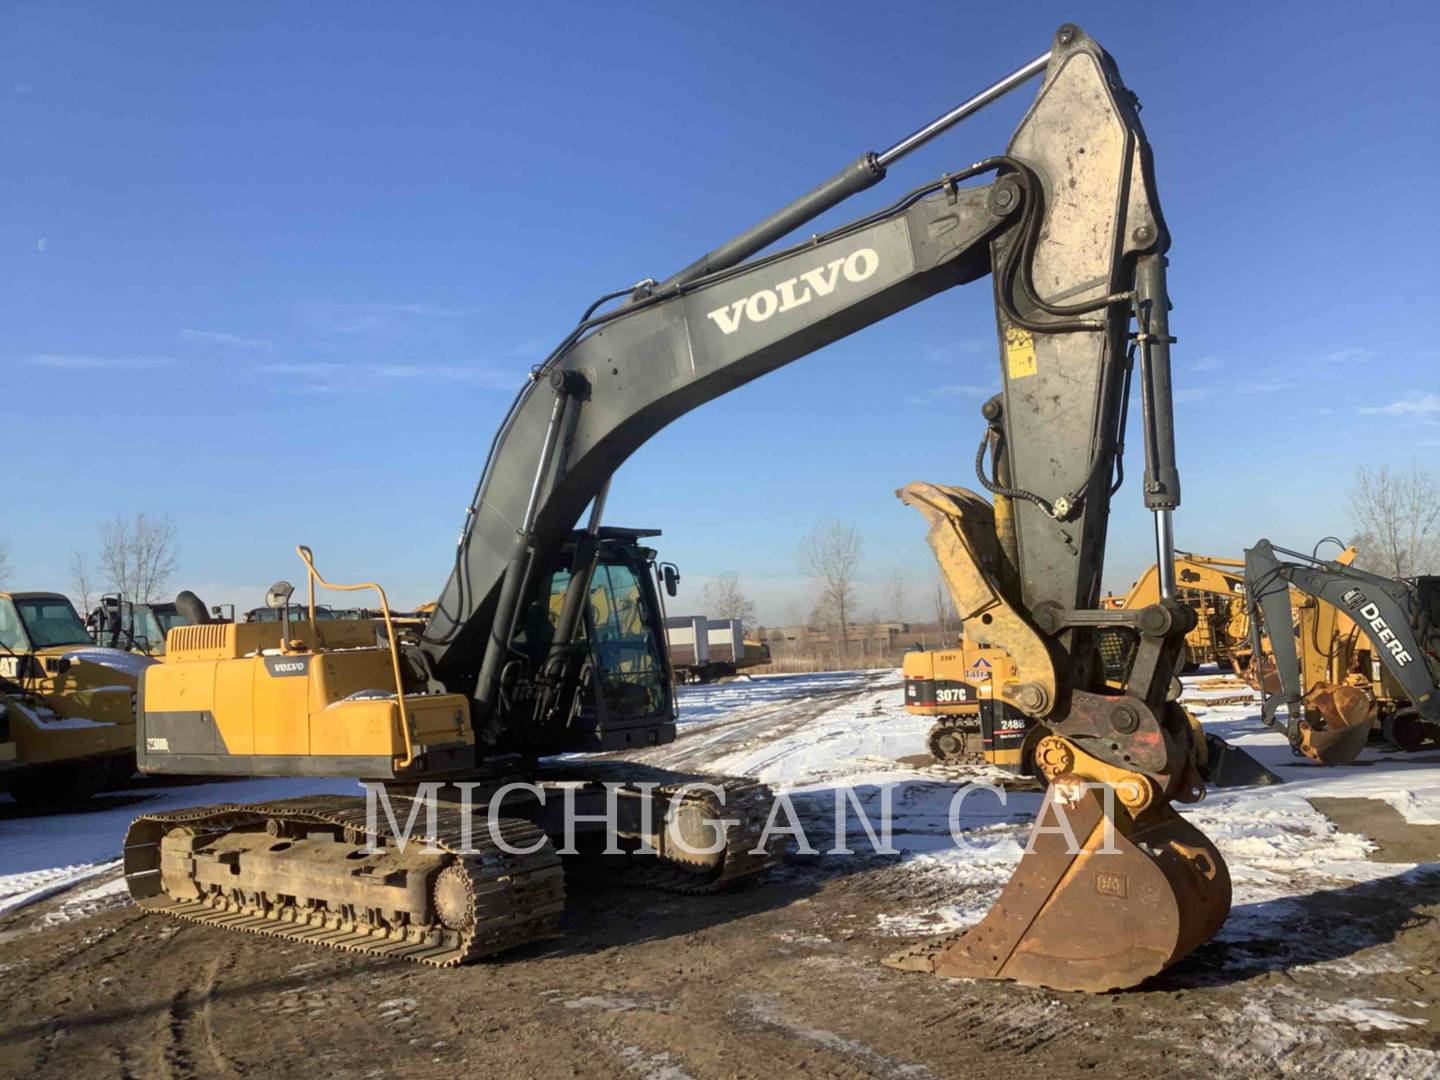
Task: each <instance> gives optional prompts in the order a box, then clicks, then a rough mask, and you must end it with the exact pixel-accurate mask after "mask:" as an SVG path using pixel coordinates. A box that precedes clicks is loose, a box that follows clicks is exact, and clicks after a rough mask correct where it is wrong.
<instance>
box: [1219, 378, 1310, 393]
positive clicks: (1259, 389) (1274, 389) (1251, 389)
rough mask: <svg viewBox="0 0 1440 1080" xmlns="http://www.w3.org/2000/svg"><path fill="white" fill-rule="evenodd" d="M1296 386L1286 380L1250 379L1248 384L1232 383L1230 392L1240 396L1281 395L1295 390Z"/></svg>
mask: <svg viewBox="0 0 1440 1080" xmlns="http://www.w3.org/2000/svg"><path fill="white" fill-rule="evenodd" d="M1295 386H1296V384H1295V383H1293V382H1291V381H1290V380H1288V379H1252V380H1251V381H1249V382H1242V383H1233V384H1231V386H1230V389H1231V390H1234V391H1238V392H1239V393H1241V394H1281V393H1284V392H1285V391H1286V390H1293V389H1295Z"/></svg>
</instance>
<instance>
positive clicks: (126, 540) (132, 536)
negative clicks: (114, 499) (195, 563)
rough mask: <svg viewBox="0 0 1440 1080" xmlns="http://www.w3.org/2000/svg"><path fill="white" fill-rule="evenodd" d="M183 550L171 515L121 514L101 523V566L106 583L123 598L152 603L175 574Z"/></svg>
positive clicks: (137, 602) (135, 601) (134, 601)
mask: <svg viewBox="0 0 1440 1080" xmlns="http://www.w3.org/2000/svg"><path fill="white" fill-rule="evenodd" d="M178 560H179V553H178V551H177V550H176V547H175V523H174V522H172V521H171V520H170V517H169V515H168V514H167V515H164V516H162V517H149V516H148V515H146V513H145V512H144V511H143V510H142V511H140V512H139V513H138V514H136V515H135V516H134V517H132V518H127V517H125V516H124V515H123V514H117V515H116V516H115V518H114V519H113V520H112V521H107V522H106V523H105V524H103V525H101V526H100V569H101V572H102V573H103V574H104V575H105V584H106V585H107V586H108V587H109V588H110V589H111V590H113V591H114V592H117V593H119V594H120V596H121V598H122V599H125V600H129V601H130V602H132V603H136V604H148V603H150V602H151V601H153V600H156V599H158V598H159V596H160V594H161V593H163V592H164V591H165V590H166V588H167V586H168V585H169V584H170V579H171V578H172V577H173V576H174V575H175V567H176V564H177V562H178Z"/></svg>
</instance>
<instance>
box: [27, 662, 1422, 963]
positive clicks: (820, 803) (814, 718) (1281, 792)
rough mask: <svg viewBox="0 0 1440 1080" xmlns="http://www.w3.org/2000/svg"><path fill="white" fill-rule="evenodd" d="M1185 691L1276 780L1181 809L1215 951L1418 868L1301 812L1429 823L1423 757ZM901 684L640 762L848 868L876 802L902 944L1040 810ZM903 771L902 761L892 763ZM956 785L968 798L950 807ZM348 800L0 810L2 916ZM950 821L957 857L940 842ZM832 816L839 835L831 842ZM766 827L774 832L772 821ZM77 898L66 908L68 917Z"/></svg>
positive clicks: (814, 700) (721, 725)
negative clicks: (724, 800) (162, 844)
mask: <svg viewBox="0 0 1440 1080" xmlns="http://www.w3.org/2000/svg"><path fill="white" fill-rule="evenodd" d="M1184 682H1185V687H1186V689H1185V697H1184V700H1185V701H1186V702H1187V703H1188V704H1190V706H1191V708H1192V709H1194V710H1195V711H1196V712H1197V714H1198V715H1199V716H1200V719H1201V721H1202V722H1203V723H1204V724H1205V725H1206V727H1207V729H1208V730H1211V731H1213V732H1215V733H1216V734H1219V735H1220V736H1222V737H1223V738H1225V739H1226V740H1227V741H1229V742H1231V743H1233V744H1235V745H1237V746H1240V747H1242V748H1243V749H1245V750H1246V751H1248V752H1249V753H1251V754H1253V755H1254V756H1255V757H1256V758H1258V759H1259V760H1260V761H1261V762H1262V763H1263V764H1264V765H1266V767H1268V768H1269V769H1271V770H1272V771H1273V772H1275V773H1276V774H1278V775H1279V776H1281V777H1282V778H1283V779H1284V780H1285V781H1286V782H1285V784H1283V785H1280V786H1270V787H1253V788H1232V789H1221V790H1212V791H1211V792H1210V793H1209V796H1208V798H1207V799H1206V800H1205V801H1204V802H1203V803H1200V804H1198V805H1195V806H1189V807H1183V808H1181V812H1182V813H1183V814H1184V815H1185V816H1186V817H1188V818H1189V819H1190V820H1191V821H1192V822H1194V823H1195V824H1196V825H1197V826H1198V827H1199V828H1200V829H1201V830H1202V831H1204V832H1205V833H1206V834H1208V835H1209V836H1211V837H1212V838H1213V839H1214V841H1215V843H1216V845H1217V846H1218V847H1219V848H1220V851H1221V853H1222V854H1223V855H1224V856H1225V858H1226V861H1227V863H1228V864H1229V866H1230V870H1231V875H1232V878H1233V880H1234V886H1235V910H1234V913H1233V914H1232V916H1231V919H1230V921H1229V922H1228V923H1227V925H1226V928H1225V930H1224V931H1223V932H1222V940H1225V941H1230V942H1233V943H1236V944H1240V943H1244V942H1247V941H1256V940H1261V939H1264V938H1266V937H1269V936H1273V935H1274V934H1276V933H1278V932H1280V930H1281V924H1282V923H1283V922H1284V921H1285V920H1287V919H1292V918H1293V917H1294V912H1293V911H1291V910H1289V909H1288V908H1287V907H1286V905H1285V904H1284V903H1277V901H1283V900H1284V899H1285V898H1287V897H1295V896H1300V895H1304V894H1308V893H1312V892H1315V891H1317V890H1323V889H1334V888H1337V887H1343V886H1345V885H1349V884H1354V883H1359V882H1366V881H1376V880H1383V879H1387V878H1398V877H1399V876H1400V875H1406V874H1410V873H1414V872H1417V868H1416V867H1413V866H1410V865H1405V864H1395V863H1378V862H1372V861H1369V860H1368V858H1367V856H1368V854H1369V853H1370V850H1371V847H1372V845H1371V844H1370V843H1369V842H1368V841H1367V840H1366V839H1365V838H1363V837H1361V836H1358V835H1356V834H1353V833H1344V832H1341V831H1340V830H1338V829H1337V828H1336V827H1335V825H1334V824H1333V823H1331V822H1330V820H1329V819H1328V818H1326V817H1325V816H1324V815H1323V814H1321V813H1319V812H1318V811H1316V810H1315V809H1314V808H1313V807H1312V806H1311V804H1310V803H1309V802H1308V801H1307V800H1308V799H1309V798H1310V797H1313V796H1338V797H1359V798H1380V799H1384V800H1385V801H1386V802H1388V803H1389V804H1390V805H1392V806H1394V807H1395V808H1396V809H1397V810H1398V811H1399V812H1400V813H1401V814H1402V815H1404V817H1405V819H1406V820H1407V821H1410V822H1413V823H1416V824H1434V823H1440V764H1437V762H1436V757H1437V755H1434V754H1421V755H1416V756H1415V757H1414V758H1408V759H1407V756H1406V755H1401V754H1393V753H1386V752H1383V751H1379V750H1376V749H1373V748H1372V749H1367V750H1366V751H1365V752H1364V753H1363V754H1362V755H1361V757H1360V758H1359V760H1358V761H1357V762H1356V763H1355V764H1354V765H1351V766H1348V767H1345V768H1329V769H1327V768H1322V767H1320V766H1317V765H1313V764H1311V763H1310V762H1308V761H1306V760H1304V759H1301V758H1297V757H1295V756H1294V755H1292V754H1291V752H1290V749H1289V746H1288V745H1287V744H1286V742H1285V738H1284V735H1283V734H1281V733H1280V732H1276V731H1270V730H1267V729H1264V728H1262V727H1261V725H1260V724H1259V720H1258V708H1257V707H1256V705H1255V704H1253V703H1251V704H1233V703H1230V704H1223V705H1216V706H1204V705H1202V704H1200V703H1201V702H1202V701H1203V700H1204V699H1206V698H1220V699H1233V698H1234V697H1235V696H1237V694H1238V693H1243V692H1244V691H1243V688H1237V685H1236V683H1235V680H1233V679H1216V678H1214V677H1213V676H1207V675H1199V676H1192V677H1188V678H1187V679H1185V680H1184ZM901 685H902V683H901V678H900V673H899V672H898V671H895V670H885V671H860V672H836V673H822V674H807V675H779V676H768V677H757V678H742V679H739V680H735V681H733V682H728V683H723V684H718V685H704V686H690V687H683V688H681V690H680V694H679V698H680V709H681V718H680V724H681V728H680V736H679V738H678V739H677V741H676V742H675V743H674V744H672V745H671V746H668V747H661V748H657V749H656V750H655V751H653V752H650V754H649V756H650V759H651V763H652V764H659V765H667V766H673V767H677V768H689V769H698V770H704V771H707V772H716V773H725V774H729V775H744V776H752V777H755V778H757V779H760V780H763V781H765V782H766V783H769V784H770V785H772V786H773V787H774V788H776V789H777V790H779V791H782V792H784V793H785V794H786V795H787V797H788V799H789V803H790V806H791V807H792V808H793V811H794V815H795V821H796V822H798V823H799V825H800V826H801V828H802V829H803V831H804V833H805V839H806V840H807V842H808V844H809V845H810V847H811V848H813V849H814V850H816V851H819V852H825V853H830V852H832V851H835V850H836V849H838V848H840V847H849V848H850V849H852V850H854V851H856V852H858V853H859V855H858V856H857V857H864V856H866V855H869V854H871V853H872V851H873V848H872V845H871V842H870V840H869V839H868V836H867V833H866V830H865V828H864V825H863V823H862V821H861V820H860V815H861V811H862V810H863V812H864V816H865V817H866V818H869V819H870V820H871V821H872V822H874V823H875V828H876V829H877V830H879V828H880V824H879V822H880V819H881V817H882V809H883V807H884V805H885V803H886V801H887V800H888V801H889V803H890V806H891V808H892V809H891V815H890V820H891V824H892V829H891V834H890V836H889V845H890V847H889V849H888V850H889V851H892V852H898V853H899V855H900V858H901V870H902V872H904V873H908V874H910V875H912V876H913V878H914V881H913V884H914V890H913V895H912V896H910V897H908V898H904V899H901V898H897V902H896V913H895V914H893V915H889V916H885V917H882V919H881V927H882V929H884V930H886V931H889V932H893V933H895V934H896V935H912V934H914V933H915V932H917V931H921V930H923V931H930V932H938V931H941V930H945V929H951V928H956V927H962V926H966V925H969V924H971V923H973V922H975V921H976V920H978V919H979V918H980V916H981V915H982V914H983V913H984V912H985V911H986V910H987V909H988V907H989V906H990V904H991V902H992V901H993V899H994V897H995V895H996V894H997V893H998V891H999V889H1000V887H1001V886H1002V885H1003V883H1004V882H1005V881H1006V879H1007V878H1008V877H1009V875H1010V871H1011V869H1012V868H1013V866H1014V864H1015V863H1016V862H1017V861H1018V860H1019V858H1020V855H1021V849H1022V846H1023V845H1024V843H1025V840H1026V835H1027V831H1028V825H1029V823H1030V822H1031V821H1032V820H1033V818H1034V816H1035V814H1036V812H1037V811H1038V810H1039V807H1040V801H1041V797H1042V796H1041V794H1040V793H1039V792H1038V791H1030V790H1014V787H1015V785H1014V784H1013V783H1012V784H1010V785H1009V787H1010V789H1009V790H1007V789H1004V788H1001V787H1000V786H999V784H1000V782H1001V781H1002V780H1003V779H1004V774H1002V773H999V772H998V771H994V770H988V771H987V770H985V769H976V768H961V767H956V766H943V765H937V764H931V763H928V762H927V761H926V760H924V759H923V755H924V754H925V736H926V733H927V731H928V730H929V727H930V721H929V720H928V719H926V718H924V717H917V716H911V715H909V714H908V713H906V712H905V710H904V707H903V704H902V700H901ZM832 699H833V703H832ZM906 758H909V759H910V763H907V762H905V761H902V760H901V759H906ZM915 762H919V763H918V764H917V763H915ZM977 783H982V784H983V783H989V784H992V785H995V786H994V787H993V788H991V789H989V790H986V789H985V788H983V787H974V786H973V785H975V784H977ZM967 784H968V785H972V786H971V787H970V788H969V790H968V793H967V794H965V795H964V796H963V798H962V799H961V800H960V801H959V803H958V804H957V803H956V799H957V793H959V792H960V791H961V790H962V786H963V785H967ZM356 790H357V787H356V785H355V784H354V783H353V782H352V781H349V780H296V779H261V780H245V781H240V782H233V783H210V784H195V785H190V786H183V787H161V788H153V789H141V790H137V791H127V792H124V793H116V794H112V795H109V796H103V797H101V798H100V799H98V800H97V803H98V804H99V806H100V808H99V809H96V810H93V811H90V812H88V813H69V814H58V815H49V816H29V817H27V816H17V815H14V814H12V813H7V811H9V810H11V809H12V808H10V807H8V806H6V805H5V804H4V803H3V802H0V913H3V912H4V911H6V910H13V909H14V908H15V907H18V906H21V905H23V904H25V903H28V902H32V901H33V900H35V899H38V898H42V897H44V896H49V895H53V894H55V893H56V892H59V891H62V890H65V889H69V888H71V887H73V886H76V884H77V883H79V882H83V881H85V880H86V879H87V878H90V877H96V878H97V881H98V882H101V883H102V884H101V887H102V888H103V887H104V885H103V882H104V881H106V880H107V879H108V875H110V874H111V873H112V872H113V871H114V869H115V867H116V865H117V864H116V860H117V859H118V857H119V854H120V846H121V839H122V837H123V836H124V833H125V829H126V828H127V826H128V825H129V823H130V821H131V820H132V819H133V818H134V817H135V816H136V815H138V814H140V813H146V812H153V811H160V810H171V809H176V808H181V807H186V806H194V805H200V804H203V803H213V802H253V801H260V800H269V799H276V798H284V797H289V796H295V795H303V794H310V793H318V792H336V793H352V792H355V791H356ZM837 811H838V814H837ZM841 815H843V816H841ZM952 815H953V820H954V823H955V824H956V825H958V827H959V832H958V835H959V837H960V839H961V840H963V841H964V845H963V846H962V845H960V844H957V842H956V840H955V839H954V838H953V836H952ZM837 816H841V821H842V822H843V824H842V825H841V827H840V828H839V829H837V827H836V821H837ZM776 821H777V823H778V824H780V825H784V824H786V823H787V822H786V819H785V817H784V816H783V815H781V816H779V817H777V818H776ZM881 839H882V840H883V839H884V838H883V837H882V838H881ZM831 857H834V858H841V857H843V856H842V855H840V854H838V853H837V854H835V855H833V856H831ZM892 861H893V856H892ZM1436 861H1437V863H1440V853H1437V860H1436ZM1433 865H1434V864H1427V866H1432V867H1433ZM1420 872H1424V873H1428V872H1429V871H1428V870H1425V869H1423V868H1422V869H1421V870H1420ZM85 895H87V894H83V893H82V894H81V896H77V897H76V898H74V900H73V902H74V903H78V904H80V905H81V908H82V909H83V906H84V903H85V902H88V901H84V902H82V897H83V896H85ZM102 899H103V897H102Z"/></svg>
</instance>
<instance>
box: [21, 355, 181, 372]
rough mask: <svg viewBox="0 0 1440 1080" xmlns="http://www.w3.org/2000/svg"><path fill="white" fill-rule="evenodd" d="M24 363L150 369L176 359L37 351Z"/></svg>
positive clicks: (90, 368) (80, 368) (69, 367)
mask: <svg viewBox="0 0 1440 1080" xmlns="http://www.w3.org/2000/svg"><path fill="white" fill-rule="evenodd" d="M22 363H25V364H29V365H30V366H31V367H41V368H56V369H60V370H67V371H107V370H108V371H148V370H152V369H154V368H163V367H169V366H170V365H172V364H173V363H175V361H174V360H172V359H170V358H169V357H167V356H89V355H86V354H83V353H37V354H35V355H33V356H27V357H25V358H24V359H23V360H22Z"/></svg>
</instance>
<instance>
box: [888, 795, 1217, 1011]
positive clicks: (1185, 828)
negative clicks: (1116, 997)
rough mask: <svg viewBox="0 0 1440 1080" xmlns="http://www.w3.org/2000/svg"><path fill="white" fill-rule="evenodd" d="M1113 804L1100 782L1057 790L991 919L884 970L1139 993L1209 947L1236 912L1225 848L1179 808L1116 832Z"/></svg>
mask: <svg viewBox="0 0 1440 1080" xmlns="http://www.w3.org/2000/svg"><path fill="white" fill-rule="evenodd" d="M1077 779H1078V778H1077ZM1057 792H1058V793H1059V794H1056V793H1057ZM1104 803H1105V800H1104V797H1103V794H1102V793H1101V792H1100V791H1098V790H1095V789H1094V788H1093V786H1092V787H1091V789H1089V790H1083V791H1082V790H1080V789H1078V788H1075V787H1073V786H1069V785H1067V784H1066V783H1064V781H1063V779H1062V780H1061V781H1059V782H1057V783H1055V784H1052V785H1051V787H1050V788H1049V790H1048V793H1047V796H1046V799H1045V805H1044V807H1043V808H1042V809H1041V812H1040V816H1039V818H1038V819H1037V820H1036V824H1035V829H1034V831H1033V832H1032V833H1031V843H1030V846H1029V848H1028V849H1027V851H1026V854H1025V855H1024V856H1023V857H1022V858H1021V860H1020V864H1019V866H1018V867H1016V869H1015V873H1014V875H1013V876H1012V877H1011V878H1010V881H1009V882H1008V883H1007V884H1006V886H1005V889H1004V891H1002V892H1001V894H1000V898H999V900H997V901H996V903H995V906H994V907H993V908H991V909H990V912H989V913H988V914H987V915H986V916H985V918H984V919H983V920H981V922H980V923H978V924H977V925H976V926H974V927H972V928H971V929H970V930H968V931H966V932H965V933H963V934H960V935H952V936H949V937H945V938H941V939H938V940H936V941H930V942H926V943H923V944H920V945H918V946H914V947H912V948H910V949H907V950H905V951H903V952H900V953H896V954H895V955H893V956H891V957H888V958H887V959H886V960H885V963H886V964H887V965H888V966H890V967H895V968H899V969H901V970H905V971H929V972H933V973H934V974H936V975H944V976H948V977H953V978H971V979H1013V980H1015V981H1016V982H1021V983H1025V984H1027V985H1030V986H1044V987H1048V988H1050V989H1053V990H1085V991H1090V992H1094V993H1103V992H1105V991H1110V990H1121V989H1125V988H1127V987H1132V986H1135V985H1136V984H1138V983H1140V982H1141V981H1143V980H1144V979H1146V978H1148V977H1150V976H1151V975H1155V974H1157V973H1158V972H1160V971H1163V970H1164V969H1165V968H1166V967H1168V966H1169V965H1170V964H1172V963H1174V962H1175V961H1176V960H1178V959H1179V958H1180V957H1182V956H1184V955H1185V954H1186V953H1188V952H1190V951H1191V950H1192V949H1194V948H1197V947H1198V946H1200V945H1202V944H1204V943H1205V942H1206V941H1209V940H1210V938H1212V937H1213V936H1214V935H1215V933H1216V932H1217V931H1218V930H1219V929H1220V926H1221V924H1222V923H1224V921H1225V917H1226V915H1228V914H1229V911H1230V874H1229V871H1228V870H1227V869H1226V867H1225V862H1224V860H1223V859H1222V858H1221V857H1220V854H1219V852H1218V851H1216V849H1215V846H1214V845H1213V844H1212V843H1211V842H1210V840H1209V839H1208V838H1207V837H1206V836H1205V835H1204V834H1203V833H1201V832H1200V831H1199V830H1198V829H1196V828H1195V827H1194V826H1192V825H1191V824H1190V823H1189V822H1187V821H1186V820H1185V819H1184V818H1182V817H1180V815H1179V814H1177V813H1176V812H1175V811H1174V810H1173V809H1171V807H1170V806H1169V804H1168V803H1166V804H1163V805H1158V806H1156V807H1153V808H1152V809H1151V810H1149V811H1148V812H1145V813H1142V814H1141V816H1140V819H1139V820H1138V821H1137V820H1133V819H1131V818H1130V817H1129V816H1128V814H1127V813H1126V811H1125V810H1124V809H1122V808H1121V807H1119V806H1118V805H1117V806H1116V807H1115V810H1114V814H1113V827H1111V828H1109V829H1107V827H1106V815H1105V805H1104ZM1107 834H1108V835H1107ZM1072 837H1073V838H1074V841H1075V843H1072V842H1071V838H1072ZM1107 839H1108V841H1109V842H1108V844H1107Z"/></svg>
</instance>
